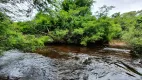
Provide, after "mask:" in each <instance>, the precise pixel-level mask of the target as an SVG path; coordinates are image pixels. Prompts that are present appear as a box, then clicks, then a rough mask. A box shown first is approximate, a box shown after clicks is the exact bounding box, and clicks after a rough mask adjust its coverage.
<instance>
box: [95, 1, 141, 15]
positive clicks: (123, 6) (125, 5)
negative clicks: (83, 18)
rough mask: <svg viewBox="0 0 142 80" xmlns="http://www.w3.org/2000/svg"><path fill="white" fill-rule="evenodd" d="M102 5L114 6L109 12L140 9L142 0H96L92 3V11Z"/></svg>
mask: <svg viewBox="0 0 142 80" xmlns="http://www.w3.org/2000/svg"><path fill="white" fill-rule="evenodd" d="M103 5H107V6H115V8H114V9H113V10H112V11H111V12H110V13H111V14H113V13H115V12H121V13H124V12H129V11H137V10H142V7H141V5H142V0H96V3H94V5H93V7H92V12H93V13H94V12H95V11H97V10H98V9H99V7H101V6H103Z"/></svg>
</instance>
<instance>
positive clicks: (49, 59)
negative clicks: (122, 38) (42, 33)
mask: <svg viewBox="0 0 142 80" xmlns="http://www.w3.org/2000/svg"><path fill="white" fill-rule="evenodd" d="M128 51H129V50H125V49H117V48H105V49H104V48H103V47H80V46H71V45H70V46H67V45H51V46H47V47H45V48H43V49H39V50H37V51H36V52H35V53H24V52H21V51H18V50H10V51H6V52H4V55H3V56H1V57H0V80H142V59H141V58H133V57H132V56H131V55H130V53H129V52H128ZM37 53H38V54H37Z"/></svg>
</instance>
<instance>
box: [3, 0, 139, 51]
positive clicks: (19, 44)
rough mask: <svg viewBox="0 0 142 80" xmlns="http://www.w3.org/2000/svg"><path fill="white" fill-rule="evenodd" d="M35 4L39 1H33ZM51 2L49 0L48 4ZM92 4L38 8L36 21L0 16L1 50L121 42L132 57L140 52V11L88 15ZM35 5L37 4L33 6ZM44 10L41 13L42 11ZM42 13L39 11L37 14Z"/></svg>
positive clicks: (70, 1) (67, 1)
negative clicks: (46, 45) (21, 20)
mask: <svg viewBox="0 0 142 80" xmlns="http://www.w3.org/2000/svg"><path fill="white" fill-rule="evenodd" d="M35 1H38V0H35ZM49 2H50V0H49ZM93 2H94V1H93V0H63V1H62V2H51V3H53V4H54V8H55V9H50V8H49V7H48V8H47V5H45V3H44V5H43V6H40V4H42V3H40V4H39V5H37V7H38V8H39V13H38V14H37V15H36V17H35V18H34V19H33V20H31V21H27V22H12V21H10V19H9V18H8V17H7V16H6V15H4V14H2V13H0V43H1V44H0V50H1V51H2V50H9V49H20V50H24V51H34V50H36V49H37V48H42V47H43V46H45V45H44V43H66V44H80V45H83V46H87V44H89V43H96V42H100V43H102V44H103V43H108V42H109V41H110V40H112V39H116V38H117V39H123V40H125V41H126V42H128V43H129V45H130V46H131V47H132V50H133V52H134V53H139V54H141V52H142V33H141V31H142V14H141V13H142V11H138V12H136V11H132V12H128V13H124V14H120V13H115V14H113V15H112V16H111V17H109V16H108V13H109V10H111V9H112V8H113V6H108V7H107V6H103V7H101V8H100V11H97V12H96V15H95V16H94V15H92V14H91V6H92V4H93ZM35 4H38V2H35ZM41 7H42V8H43V9H42V8H41ZM40 9H42V10H40Z"/></svg>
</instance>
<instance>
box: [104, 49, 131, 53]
mask: <svg viewBox="0 0 142 80" xmlns="http://www.w3.org/2000/svg"><path fill="white" fill-rule="evenodd" d="M103 50H105V51H114V52H121V53H130V50H126V49H118V48H104V49H103Z"/></svg>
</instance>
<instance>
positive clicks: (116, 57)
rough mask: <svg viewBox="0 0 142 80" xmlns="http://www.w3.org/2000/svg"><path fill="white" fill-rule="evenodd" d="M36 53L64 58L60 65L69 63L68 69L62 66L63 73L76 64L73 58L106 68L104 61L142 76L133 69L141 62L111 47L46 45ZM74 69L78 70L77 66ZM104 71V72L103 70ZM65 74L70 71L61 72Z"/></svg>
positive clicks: (127, 72) (126, 71)
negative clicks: (105, 48)
mask: <svg viewBox="0 0 142 80" xmlns="http://www.w3.org/2000/svg"><path fill="white" fill-rule="evenodd" d="M119 49H120V47H119ZM116 50H117V48H116ZM37 53H39V54H42V55H44V56H47V57H50V58H53V59H65V61H66V62H67V64H65V63H64V64H63V63H62V62H60V64H62V66H64V67H65V66H66V65H69V66H66V68H67V67H68V69H66V68H65V69H64V68H63V69H62V70H61V72H63V73H64V71H66V70H67V71H68V70H70V68H73V67H75V66H77V65H74V66H73V63H72V62H73V61H74V60H75V61H76V62H77V61H78V60H80V62H82V64H83V65H85V66H87V65H91V64H93V66H94V67H97V66H98V64H103V65H102V67H103V68H106V67H105V66H104V65H105V63H107V64H108V66H109V64H111V65H113V68H114V69H115V68H116V69H117V68H118V69H119V68H120V69H124V72H125V73H126V74H127V75H129V76H132V77H136V74H137V75H139V76H142V73H141V72H139V71H137V69H135V67H136V66H137V65H142V64H141V63H139V62H137V63H138V64H137V63H133V56H131V55H130V53H123V52H119V50H118V51H113V49H112V51H105V50H104V48H103V47H82V46H75V45H70V46H68V45H50V46H47V47H45V48H43V49H40V50H37ZM71 54H73V55H75V56H72V55H71ZM86 55H88V56H86ZM82 56H83V57H82ZM85 56H86V57H87V58H86V57H85ZM68 59H69V60H68ZM70 60H71V62H70V63H68V62H69V61H70ZM96 63H97V65H96ZM76 64H78V63H76ZM78 65H79V64H78ZM114 66H117V67H114ZM60 67H61V66H60ZM81 67H82V66H80V67H79V68H80V69H81ZM110 67H112V66H110ZM137 67H140V68H141V66H137ZM103 68H102V69H103ZM91 69H92V70H96V69H93V68H91ZM106 69H107V68H106ZM76 70H78V68H77V69H76ZM97 70H98V69H97ZM141 70H142V69H141ZM98 71H99V70H98ZM100 71H103V70H100ZM106 71H107V70H106ZM122 71H123V70H122ZM104 72H105V70H104ZM116 72H117V71H116ZM120 72H121V71H120ZM108 73H109V74H110V73H111V71H110V72H109V71H108ZM114 73H115V72H114ZM67 74H68V75H69V74H70V71H69V72H68V73H66V74H62V75H67ZM98 74H99V73H98ZM117 77H118V76H117ZM66 79H67V78H66ZM127 79H129V78H127ZM88 80H90V79H88ZM120 80H121V79H120ZM130 80H131V79H130Z"/></svg>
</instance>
